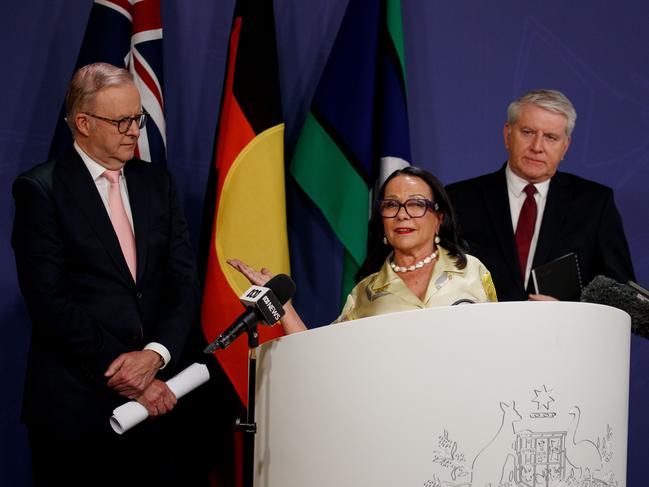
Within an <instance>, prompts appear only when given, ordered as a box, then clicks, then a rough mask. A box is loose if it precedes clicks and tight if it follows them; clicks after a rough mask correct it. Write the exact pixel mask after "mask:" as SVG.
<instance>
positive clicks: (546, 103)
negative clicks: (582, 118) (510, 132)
mask: <svg viewBox="0 0 649 487" xmlns="http://www.w3.org/2000/svg"><path fill="white" fill-rule="evenodd" d="M526 104H533V105H536V106H539V107H541V108H544V109H546V110H550V111H551V112H555V113H558V114H560V115H563V116H564V117H566V122H567V123H566V135H567V136H568V137H570V135H571V134H572V131H573V129H574V128H575V122H576V121H577V112H576V111H575V107H574V106H572V103H571V102H570V100H568V98H567V97H566V96H565V95H564V94H563V93H561V92H560V91H557V90H534V91H530V92H527V93H525V94H524V95H523V96H521V97H520V98H518V99H517V100H514V101H513V102H511V103H510V104H509V107H508V108H507V123H508V124H509V125H513V124H515V123H516V122H517V121H518V116H519V113H520V110H521V107H522V106H523V105H526Z"/></svg>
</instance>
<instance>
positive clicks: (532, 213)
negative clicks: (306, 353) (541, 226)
mask: <svg viewBox="0 0 649 487" xmlns="http://www.w3.org/2000/svg"><path fill="white" fill-rule="evenodd" d="M523 191H525V194H527V197H526V198H525V201H524V202H523V207H522V208H521V214H520V215H519V217H518V224H517V225H516V233H515V234H514V236H515V238H516V248H517V250H518V261H519V264H520V266H521V275H522V276H523V280H525V270H526V269H527V257H528V255H529V254H530V244H531V243H532V236H533V235H534V227H535V225H536V200H535V199H534V193H536V188H535V187H534V185H533V184H528V185H527V186H525V189H523Z"/></svg>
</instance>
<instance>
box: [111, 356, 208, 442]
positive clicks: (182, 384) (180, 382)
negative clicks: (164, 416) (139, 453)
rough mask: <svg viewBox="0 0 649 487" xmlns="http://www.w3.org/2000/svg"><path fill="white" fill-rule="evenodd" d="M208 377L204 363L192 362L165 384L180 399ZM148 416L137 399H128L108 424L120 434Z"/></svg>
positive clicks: (114, 413) (116, 410) (114, 412)
mask: <svg viewBox="0 0 649 487" xmlns="http://www.w3.org/2000/svg"><path fill="white" fill-rule="evenodd" d="M209 378H210V372H209V371H208V370H207V367H206V366H205V365H204V364H197V363H193V364H192V365H190V366H189V367H187V368H186V369H184V370H182V371H180V372H178V373H177V374H176V375H174V376H173V377H172V378H171V379H169V380H168V381H167V386H168V387H169V389H171V392H173V393H174V394H175V396H176V399H180V398H181V397H183V396H184V395H185V394H187V393H188V392H191V391H193V390H194V389H196V388H197V387H198V386H200V385H201V384H204V383H205V382H207V381H208V380H209ZM148 417H149V413H148V411H147V410H146V408H145V407H144V406H142V404H140V403H139V402H137V401H129V402H127V403H125V404H122V405H121V406H119V407H117V408H115V409H114V410H113V415H112V416H111V418H110V426H111V427H112V428H113V431H115V433H117V434H119V435H121V434H122V433H124V432H125V431H128V430H129V429H131V428H132V427H133V426H135V425H136V424H139V423H141V422H142V421H144V420H145V419H146V418H148Z"/></svg>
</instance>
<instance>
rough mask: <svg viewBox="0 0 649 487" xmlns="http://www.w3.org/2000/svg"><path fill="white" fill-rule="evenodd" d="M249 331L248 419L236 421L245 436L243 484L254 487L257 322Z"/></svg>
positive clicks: (246, 486) (238, 428)
mask: <svg viewBox="0 0 649 487" xmlns="http://www.w3.org/2000/svg"><path fill="white" fill-rule="evenodd" d="M246 331H247V333H248V406H247V408H246V420H245V422H243V421H241V418H238V419H237V421H236V429H237V430H238V431H242V432H243V434H244V436H243V485H244V487H253V481H254V473H255V434H256V433H257V423H256V422H255V388H256V378H257V347H258V346H259V333H258V331H257V324H255V325H254V326H251V327H249V328H248V329H247V330H246Z"/></svg>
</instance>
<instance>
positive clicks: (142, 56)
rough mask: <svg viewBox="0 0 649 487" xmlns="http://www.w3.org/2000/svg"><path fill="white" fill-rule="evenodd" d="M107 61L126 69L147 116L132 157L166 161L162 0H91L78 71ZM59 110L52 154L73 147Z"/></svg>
mask: <svg viewBox="0 0 649 487" xmlns="http://www.w3.org/2000/svg"><path fill="white" fill-rule="evenodd" d="M96 62H105V63H109V64H112V65H114V66H118V67H123V68H126V69H128V70H129V71H130V72H131V74H132V75H133V80H134V81H135V85H136V86H137V88H138V90H139V92H140V96H141V98H142V108H143V109H144V110H146V112H147V113H148V114H149V116H148V119H147V123H146V126H145V127H143V128H142V129H141V130H140V138H139V139H138V145H137V148H136V151H135V155H136V157H139V158H140V159H143V160H145V161H153V162H156V163H163V164H164V163H165V162H166V153H167V151H166V146H167V139H166V124H165V117H164V98H163V83H162V72H163V71H162V18H161V16H160V0H140V1H133V0H95V2H94V3H93V5H92V8H91V10H90V17H89V19H88V24H87V26H86V32H85V35H84V37H83V42H82V43H81V49H80V52H79V56H78V58H77V64H76V66H75V68H74V71H75V72H76V71H77V69H79V68H81V67H83V66H85V65H87V64H91V63H96ZM64 117H65V107H63V108H62V110H61V114H60V116H59V120H58V122H57V126H56V131H55V133H54V137H53V139H52V145H51V147H50V158H54V157H56V156H57V155H59V154H60V153H61V152H63V151H64V150H65V149H67V148H69V147H71V146H72V136H71V134H70V129H69V128H68V126H67V124H66V123H65V120H64Z"/></svg>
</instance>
